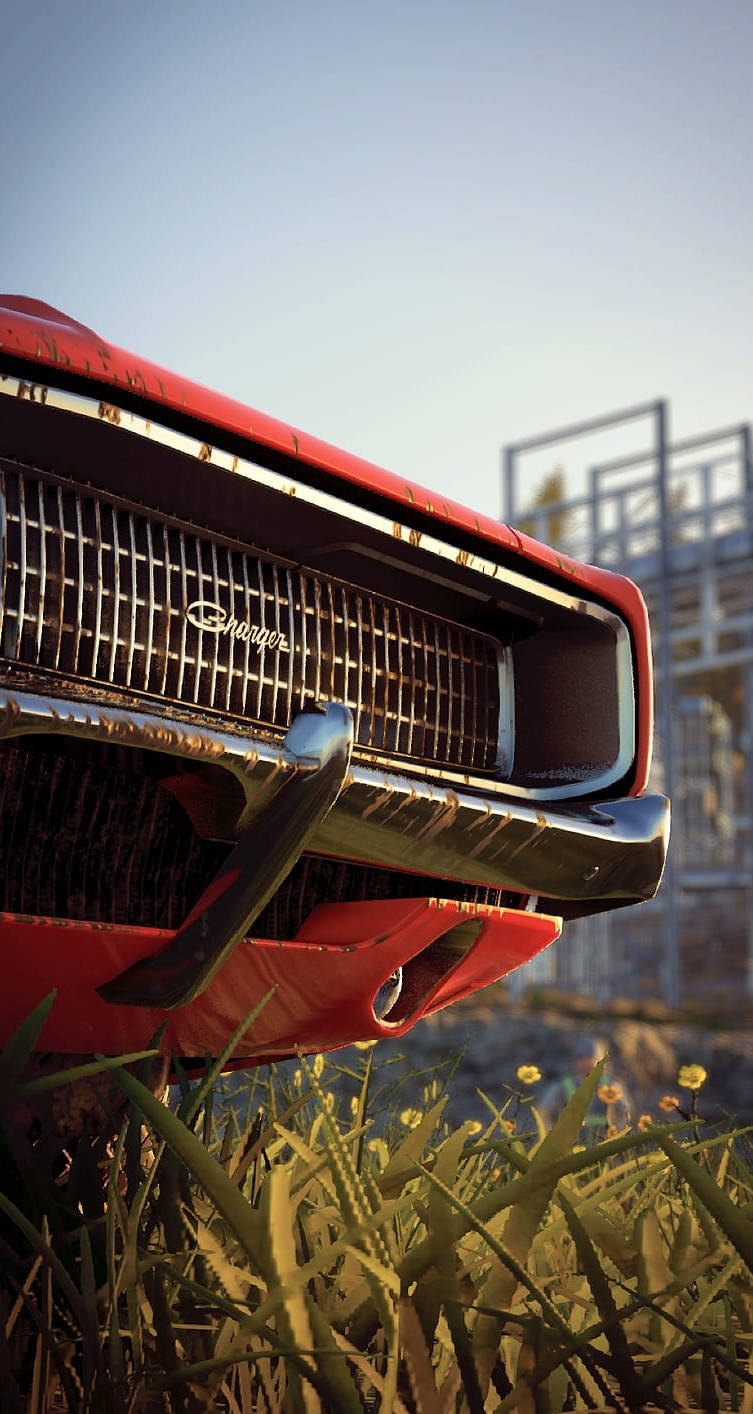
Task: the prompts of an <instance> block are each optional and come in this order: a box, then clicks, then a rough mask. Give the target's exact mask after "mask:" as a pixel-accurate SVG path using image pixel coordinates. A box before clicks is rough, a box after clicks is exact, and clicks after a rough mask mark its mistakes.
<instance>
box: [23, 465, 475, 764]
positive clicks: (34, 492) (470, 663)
mask: <svg viewBox="0 0 753 1414" xmlns="http://www.w3.org/2000/svg"><path fill="white" fill-rule="evenodd" d="M0 522H1V523H0V530H1V532H2V543H1V551H0V553H1V554H2V565H1V566H0V575H1V576H2V584H1V588H2V603H1V604H0V651H1V653H2V656H3V657H5V658H7V659H10V660H13V661H15V662H17V663H20V664H23V665H26V666H29V667H37V668H41V669H45V670H49V671H51V672H53V673H60V674H65V675H71V676H75V677H77V678H80V679H86V680H88V681H90V682H93V683H101V684H112V685H113V686H115V687H118V688H123V689H129V690H131V691H135V692H143V693H147V694H149V695H153V696H158V697H160V698H163V699H168V700H171V701H175V702H182V703H186V704H189V705H191V704H193V705H195V706H198V707H201V708H209V709H214V710H217V711H221V712H224V713H228V714H230V715H234V716H239V717H244V718H250V719H251V720H253V721H256V722H259V723H262V724H266V725H269V726H278V727H287V726H288V725H289V724H290V722H291V721H292V719H293V717H294V716H295V715H296V714H297V713H298V712H299V711H300V710H302V709H303V708H304V707H306V706H307V705H310V703H311V702H312V701H315V700H322V701H340V702H346V703H347V704H348V705H349V706H350V707H351V708H352V710H353V713H354V717H355V728H356V741H357V743H358V745H360V746H361V747H364V748H367V749H369V750H372V751H376V752H385V753H387V754H395V755H400V756H404V757H408V758H412V759H417V760H423V761H427V762H431V761H438V762H441V763H443V764H445V763H446V764H449V765H452V766H458V767H462V768H464V769H467V770H482V771H484V770H485V771H489V770H492V769H493V768H494V767H495V765H496V762H497V757H498V738H499V714H500V695H499V664H500V658H499V645H498V644H497V643H496V642H495V641H494V640H492V639H490V638H488V637H487V636H486V635H484V634H481V633H478V632H475V631H472V630H470V629H467V628H464V627H461V626H458V625H456V624H452V623H449V622H448V621H446V620H444V619H440V618H437V617H434V616H432V615H429V614H426V613H423V612H418V611H416V610H414V609H411V608H408V607H406V606H404V605H402V604H399V603H398V602H396V601H395V600H389V599H386V598H383V597H380V596H377V595H374V594H371V593H367V592H365V591H362V590H359V589H356V588H353V587H352V586H350V585H347V584H343V583H341V582H339V581H336V580H333V579H329V578H327V577H325V576H322V575H319V574H314V573H312V572H311V571H309V570H303V569H300V568H298V567H294V568H289V567H286V566H284V565H279V564H277V563H275V562H273V561H272V560H270V559H268V558H262V557H260V556H259V555H258V554H255V553H254V552H253V551H251V550H246V549H244V548H243V547H241V546H238V545H234V544H232V543H229V542H227V541H225V540H222V539H220V538H218V537H213V536H211V535H210V534H209V533H207V532H204V531H201V532H199V531H197V530H196V529H194V528H193V527H190V526H185V525H181V524H178V523H176V522H171V521H169V520H168V519H167V518H165V517H161V516H159V515H157V514H155V513H152V512H144V511H142V510H141V509H134V508H133V507H130V506H128V505H125V504H123V503H121V502H118V501H116V500H114V499H112V498H109V497H107V496H105V495H102V494H100V493H98V492H93V491H91V490H89V489H88V488H84V487H80V486H76V485H74V484H72V483H71V482H67V481H62V480H58V479H57V478H55V477H52V476H47V475H46V474H45V473H39V472H36V471H31V470H28V469H20V468H19V467H17V466H16V465H12V464H8V463H6V464H4V465H2V466H0ZM191 606H193V608H192V607H191ZM197 606H198V607H197ZM187 610H190V616H187V612H186V611H187ZM211 623H214V624H215V625H219V629H221V630H223V631H213V630H212V629H211V628H209V627H207V625H208V624H211Z"/></svg>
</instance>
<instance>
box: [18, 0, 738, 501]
mask: <svg viewBox="0 0 753 1414" xmlns="http://www.w3.org/2000/svg"><path fill="white" fill-rule="evenodd" d="M6 6H7V8H6ZM0 9H2V11H3V13H4V19H3V20H2V25H1V26H0V35H1V36H2V38H1V40H0V75H1V76H2V94H3V115H4V121H3V125H2V136H0V192H2V197H1V199H0V288H2V289H5V290H10V291H13V292H16V293H23V294H29V295H36V296H37V297H39V298H42V299H45V300H47V301H49V302H50V303H51V304H54V305H57V306H58V307H59V308H61V309H64V310H66V311H67V312H68V313H69V314H71V315H73V316H74V317H75V318H77V319H79V320H81V321H82V322H84V323H88V324H90V325H91V326H92V327H93V328H95V329H96V330H97V331H98V332H100V333H101V334H102V335H103V337H105V338H108V339H110V340H112V341H113V342H115V343H119V344H121V345H123V346H124V347H125V348H127V349H130V350H132V351H133V352H135V353H138V354H140V355H141V356H142V357H147V358H151V359H153V360H154V361H155V362H157V363H161V364H164V365H166V366H167V367H169V368H172V369H174V370H175V371H176V372H179V373H183V374H186V375H187V376H190V377H193V378H197V379H198V380H199V381H201V382H203V383H206V384H208V385H210V386H212V387H215V388H218V389H220V390H221V391H223V392H227V393H230V394H233V395H235V396H238V397H240V398H242V399H243V400H244V401H245V402H248V403H250V404H251V405H252V406H254V407H257V408H261V409H262V410H263V411H265V412H269V413H272V414H274V415H276V416H278V417H281V418H284V419H285V420H288V421H290V422H292V423H294V424H297V425H298V426H301V427H303V428H305V429H306V430H307V431H310V432H313V433H316V434H318V435H319V436H322V437H324V438H326V439H327V440H329V441H332V442H335V443H338V444H340V445H342V446H345V447H347V448H348V449H349V450H351V451H355V452H358V453H360V454H361V455H363V456H366V457H368V458H370V459H371V460H373V461H376V462H379V463H381V464H382V465H385V466H387V467H389V468H390V469H391V470H393V471H397V472H400V473H403V474H405V475H406V476H409V477H412V478H414V479H415V480H418V481H419V482H423V483H424V484H427V485H429V486H431V487H432V488H434V489H436V490H437V491H440V492H442V493H444V494H445V495H451V496H454V497H455V498H456V499H459V500H461V501H464V502H466V503H468V504H471V505H474V506H475V507H477V508H478V509H483V510H485V511H488V512H490V513H491V514H497V513H498V510H499V505H500V492H499V471H498V468H499V448H500V445H501V444H502V443H503V442H505V441H509V440H514V439H517V438H520V437H523V436H526V435H528V434H532V433H536V432H539V431H543V430H545V429H546V428H548V427H549V426H552V425H555V426H556V425H558V424H560V423H562V422H567V421H570V420H574V419H576V418H580V417H589V416H592V415H594V414H596V413H599V412H602V411H607V410H609V409H612V408H614V407H619V406H622V405H624V404H630V403H633V402H642V401H644V400H646V399H648V398H653V397H657V396H660V395H666V396H668V397H669V398H670V399H671V401H672V414H673V430H674V432H675V434H676V435H678V436H681V435H687V434H691V433H695V432H699V431H703V430H705V429H706V428H709V427H712V426H715V425H718V424H722V423H727V422H739V421H741V420H743V419H747V418H749V417H750V416H751V414H752V413H753V395H752V390H751V352H752V348H751V345H752V343H753V317H752V316H753V308H752V306H753V275H752V274H751V247H752V246H753V241H752V239H751V226H752V224H753V221H752V219H751V218H752V217H753V161H751V132H752V129H753V85H752V84H751V55H752V54H753V4H751V2H750V0H706V2H705V3H701V2H700V0H652V2H651V3H647V0H600V3H596V0H568V2H567V3H566V0H514V3H513V0H496V3H494V0H465V3H462V4H461V3H459V0H456V3H449V0H430V3H429V0H403V2H402V3H400V4H397V3H394V0H380V3H378V4H376V3H371V0H276V3H275V0H265V3H264V4H261V3H257V0H245V3H242V0H215V3H214V4H212V3H209V0H157V3H154V0H149V3H145V0H131V3H130V4H129V5H127V6H122V5H118V6H116V5H114V4H113V3H108V0H69V3H66V4H62V3H56V0H37V3H36V4H32V5H27V6H20V5H16V6H13V7H11V6H10V4H9V0H5V5H4V6H3V5H1V4H0ZM637 435H638V434H637V433H634V434H633V437H634V438H635V437H636V436H637ZM639 440H640V439H639ZM633 445H635V442H633ZM570 455H572V454H566V455H565V456H564V457H558V458H557V460H560V461H561V460H564V461H565V462H566V464H567V466H568V469H569V470H570V474H571V476H572V477H573V485H574V489H579V488H578V486H577V477H576V475H575V471H574V468H572V469H571V467H570V461H569V460H568V458H569V456H570ZM551 464H552V459H551V457H550V458H549V463H548V465H551ZM541 469H547V467H546V465H545V464H544V463H541V466H540V468H539V470H541ZM536 474H537V470H536V467H535V466H532V467H531V476H532V478H534V479H535V475H536Z"/></svg>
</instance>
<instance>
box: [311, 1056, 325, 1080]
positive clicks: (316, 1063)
mask: <svg viewBox="0 0 753 1414" xmlns="http://www.w3.org/2000/svg"><path fill="white" fill-rule="evenodd" d="M311 1069H312V1071H313V1073H314V1076H315V1078H316V1079H317V1080H319V1079H320V1078H321V1074H322V1071H323V1070H324V1056H323V1055H322V1053H321V1051H319V1053H318V1055H315V1056H314V1060H313V1063H312V1066H311Z"/></svg>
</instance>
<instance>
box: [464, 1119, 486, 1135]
mask: <svg viewBox="0 0 753 1414" xmlns="http://www.w3.org/2000/svg"><path fill="white" fill-rule="evenodd" d="M482 1129H483V1125H482V1123H481V1121H480V1120H478V1119H469V1121H468V1123H467V1125H466V1127H465V1132H466V1134H480V1133H481V1130H482Z"/></svg>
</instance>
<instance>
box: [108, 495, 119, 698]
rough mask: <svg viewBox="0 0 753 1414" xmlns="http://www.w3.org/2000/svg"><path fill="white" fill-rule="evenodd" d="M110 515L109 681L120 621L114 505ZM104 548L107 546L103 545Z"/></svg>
mask: <svg viewBox="0 0 753 1414" xmlns="http://www.w3.org/2000/svg"><path fill="white" fill-rule="evenodd" d="M110 517H111V520H112V545H111V546H110V547H109V548H110V550H111V551H112V559H113V604H112V630H111V635H110V667H109V671H108V674H107V676H108V678H109V680H110V682H114V680H115V656H116V654H117V651H118V628H119V623H120V540H119V537H118V512H117V510H116V508H115V506H110ZM105 548H108V547H107V545H105Z"/></svg>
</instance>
